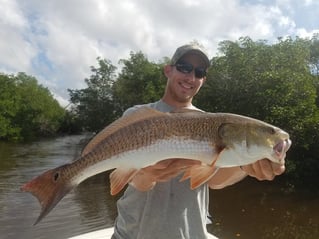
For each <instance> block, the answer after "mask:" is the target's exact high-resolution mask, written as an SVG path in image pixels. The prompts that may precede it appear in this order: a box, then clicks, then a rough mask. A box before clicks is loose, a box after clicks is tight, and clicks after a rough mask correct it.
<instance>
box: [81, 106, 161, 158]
mask: <svg viewBox="0 0 319 239" xmlns="http://www.w3.org/2000/svg"><path fill="white" fill-rule="evenodd" d="M165 114H166V113H163V112H160V111H158V110H155V109H153V108H150V107H147V106H145V107H140V108H138V109H137V110H136V111H134V112H132V113H129V114H128V115H125V116H122V117H121V118H119V119H117V120H115V121H114V122H113V123H111V124H110V125H108V126H106V127H105V128H104V129H103V130H102V131H100V132H99V133H98V134H97V135H96V136H94V138H93V139H91V141H89V143H88V144H87V145H86V146H85V147H84V149H83V150H82V153H81V156H84V155H86V154H87V153H88V152H90V151H91V150H92V149H93V148H94V147H95V146H97V145H98V144H99V143H101V141H102V140H103V139H105V138H106V137H107V136H109V135H111V134H112V133H114V132H115V131H117V130H119V129H120V128H122V127H125V126H126V125H129V124H133V123H135V122H138V121H141V120H145V119H148V118H152V117H155V116H162V115H165Z"/></svg>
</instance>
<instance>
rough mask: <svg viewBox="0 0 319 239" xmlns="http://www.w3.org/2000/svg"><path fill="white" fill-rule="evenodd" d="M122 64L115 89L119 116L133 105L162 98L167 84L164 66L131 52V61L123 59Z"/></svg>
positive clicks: (138, 53) (140, 54)
mask: <svg viewBox="0 0 319 239" xmlns="http://www.w3.org/2000/svg"><path fill="white" fill-rule="evenodd" d="M120 63H121V64H123V68H122V71H121V73H120V74H119V76H118V78H117V80H116V82H115V83H114V88H113V91H114V99H115V100H116V103H117V105H118V109H119V110H120V111H119V114H120V113H122V112H123V111H124V110H125V109H127V108H128V107H131V106H132V105H136V104H143V103H148V102H152V101H156V100H158V99H159V98H161V96H162V95H163V92H164V88H165V82H166V80H165V78H164V74H163V64H156V63H153V62H150V61H148V59H147V58H146V56H145V55H144V54H143V53H141V52H137V53H133V52H131V54H130V59H128V60H124V59H122V60H121V61H120Z"/></svg>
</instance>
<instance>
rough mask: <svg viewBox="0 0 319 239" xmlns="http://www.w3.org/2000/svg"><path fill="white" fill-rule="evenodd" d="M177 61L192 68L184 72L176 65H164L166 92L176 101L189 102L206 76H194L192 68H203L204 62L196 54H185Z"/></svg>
mask: <svg viewBox="0 0 319 239" xmlns="http://www.w3.org/2000/svg"><path fill="white" fill-rule="evenodd" d="M178 62H182V63H186V64H191V65H192V66H193V70H192V71H191V72H190V73H185V72H181V71H180V70H178V67H176V66H170V65H169V66H166V67H165V70H164V72H165V75H166V77H167V78H168V82H167V94H169V95H170V97H172V98H173V99H174V100H176V101H178V102H181V103H185V102H191V100H192V98H193V96H194V95H196V93H197V92H198V91H199V89H200V87H201V86H202V85H203V83H204V82H205V80H206V77H198V76H197V77H196V76H195V70H194V68H201V69H205V63H204V61H203V60H202V58H201V57H199V56H198V55H196V54H186V55H185V56H183V57H182V58H181V59H180V60H179V61H178Z"/></svg>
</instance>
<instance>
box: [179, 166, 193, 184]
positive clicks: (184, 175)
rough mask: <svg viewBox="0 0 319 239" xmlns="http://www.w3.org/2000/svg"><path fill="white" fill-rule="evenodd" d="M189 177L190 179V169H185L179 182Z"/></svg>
mask: <svg viewBox="0 0 319 239" xmlns="http://www.w3.org/2000/svg"><path fill="white" fill-rule="evenodd" d="M190 177H191V169H187V170H186V171H185V172H184V174H183V177H182V178H181V179H180V180H179V181H180V182H184V181H185V180H187V179H189V178H190Z"/></svg>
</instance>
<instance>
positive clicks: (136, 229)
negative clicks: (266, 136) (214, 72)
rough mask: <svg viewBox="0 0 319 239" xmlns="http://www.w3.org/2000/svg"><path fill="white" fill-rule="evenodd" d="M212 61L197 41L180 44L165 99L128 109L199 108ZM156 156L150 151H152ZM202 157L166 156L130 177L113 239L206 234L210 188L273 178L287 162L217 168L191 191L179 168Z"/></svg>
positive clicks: (186, 238)
mask: <svg viewBox="0 0 319 239" xmlns="http://www.w3.org/2000/svg"><path fill="white" fill-rule="evenodd" d="M209 65H210V61H209V58H208V57H207V55H206V53H205V51H204V50H203V49H202V48H201V47H200V46H199V45H197V44H188V45H184V46H181V47H179V48H177V50H176V52H175V54H174V55H173V57H172V60H171V64H169V65H166V66H164V74H165V76H166V77H167V84H166V88H165V93H164V96H163V97H162V99H161V100H159V101H157V102H154V103H150V104H146V105H139V106H134V107H132V108H130V109H128V110H127V111H126V112H125V113H124V114H130V113H132V112H134V111H136V109H138V108H139V107H143V106H148V107H152V108H155V109H157V110H159V111H162V112H170V111H173V110H176V109H180V108H188V109H193V110H200V109H198V108H196V107H195V106H193V104H192V100H193V97H194V96H195V95H196V94H197V92H198V91H199V89H200V88H201V86H202V85H203V84H204V83H205V81H206V72H207V69H208V67H209ZM150 157H152V155H150ZM198 163H199V161H192V160H186V159H167V160H164V161H161V162H159V163H157V164H155V165H153V166H149V167H146V168H143V169H141V170H140V171H139V173H138V174H137V175H136V176H135V177H134V178H133V179H132V181H131V182H130V185H129V186H128V188H127V189H126V191H125V193H124V195H123V196H122V197H121V198H120V199H119V200H118V202H117V207H118V217H117V219H116V222H115V226H114V228H115V231H114V234H113V236H112V238H113V239H208V238H216V237H214V236H213V235H211V234H209V233H208V232H207V229H206V224H207V222H208V221H209V220H208V217H209V213H208V203H209V188H212V189H219V188H223V187H226V186H228V185H232V184H234V183H236V182H238V181H240V180H242V179H243V178H244V177H246V176H247V175H250V176H253V177H256V178H257V179H259V180H264V179H267V180H272V179H273V178H274V176H275V175H279V174H281V173H283V172H284V170H285V167H284V165H281V166H280V165H276V164H273V163H271V162H270V161H269V160H267V159H263V160H259V161H257V162H256V163H254V164H251V165H246V166H243V167H242V168H240V167H232V168H222V169H219V170H218V171H217V172H216V173H215V174H214V176H213V177H212V178H211V179H210V181H208V183H206V184H204V185H202V186H200V187H199V188H196V189H195V190H191V189H190V188H189V181H188V180H186V181H184V182H180V179H181V177H182V175H181V174H180V172H181V169H183V168H185V166H190V165H192V164H198Z"/></svg>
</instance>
